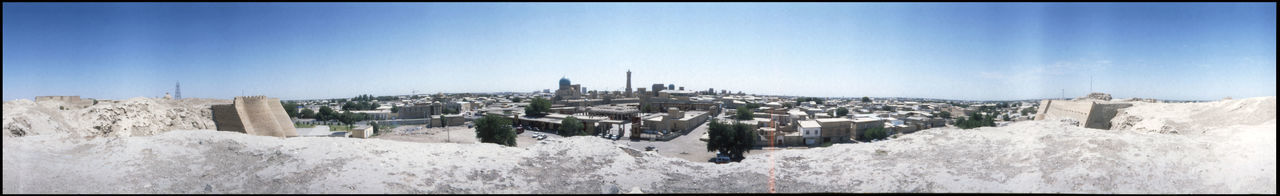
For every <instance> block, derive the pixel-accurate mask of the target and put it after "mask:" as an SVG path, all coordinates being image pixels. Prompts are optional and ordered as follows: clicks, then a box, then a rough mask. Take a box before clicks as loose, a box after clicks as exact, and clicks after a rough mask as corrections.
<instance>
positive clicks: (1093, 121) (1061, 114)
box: [1035, 100, 1133, 129]
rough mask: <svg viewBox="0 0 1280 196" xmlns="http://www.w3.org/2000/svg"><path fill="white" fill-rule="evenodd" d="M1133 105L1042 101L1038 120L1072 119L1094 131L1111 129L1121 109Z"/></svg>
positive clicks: (1037, 116)
mask: <svg viewBox="0 0 1280 196" xmlns="http://www.w3.org/2000/svg"><path fill="white" fill-rule="evenodd" d="M1129 106H1133V104H1127V103H1105V102H1104V103H1098V102H1095V101H1067V100H1042V101H1040V109H1039V112H1037V113H1036V118H1035V119H1036V120H1046V119H1048V120H1054V119H1064V118H1065V119H1072V120H1075V121H1077V122H1080V124H1079V126H1080V127H1084V128H1094V129H1111V118H1115V116H1116V113H1117V112H1118V111H1119V109H1120V108H1127V107H1129Z"/></svg>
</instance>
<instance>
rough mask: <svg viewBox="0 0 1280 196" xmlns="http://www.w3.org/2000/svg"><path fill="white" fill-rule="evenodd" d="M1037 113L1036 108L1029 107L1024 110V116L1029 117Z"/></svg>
mask: <svg viewBox="0 0 1280 196" xmlns="http://www.w3.org/2000/svg"><path fill="white" fill-rule="evenodd" d="M1035 113H1036V107H1027V108H1023V109H1022V115H1023V116H1027V115H1030V114H1035Z"/></svg>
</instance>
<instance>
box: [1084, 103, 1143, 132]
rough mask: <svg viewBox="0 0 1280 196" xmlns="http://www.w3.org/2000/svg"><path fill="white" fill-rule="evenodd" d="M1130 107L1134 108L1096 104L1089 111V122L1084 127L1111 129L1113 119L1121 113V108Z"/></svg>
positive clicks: (1124, 105) (1122, 105) (1120, 104)
mask: <svg viewBox="0 0 1280 196" xmlns="http://www.w3.org/2000/svg"><path fill="white" fill-rule="evenodd" d="M1129 106H1133V104H1127V103H1114V104H1094V105H1093V108H1092V110H1090V111H1089V120H1087V121H1085V122H1084V127H1085V128H1094V129H1111V119H1112V118H1115V117H1116V113H1118V112H1119V110H1120V108H1127V107H1129Z"/></svg>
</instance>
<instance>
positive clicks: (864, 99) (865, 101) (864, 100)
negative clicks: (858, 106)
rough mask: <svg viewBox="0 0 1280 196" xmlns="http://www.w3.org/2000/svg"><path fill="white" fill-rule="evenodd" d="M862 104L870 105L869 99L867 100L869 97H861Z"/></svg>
mask: <svg viewBox="0 0 1280 196" xmlns="http://www.w3.org/2000/svg"><path fill="white" fill-rule="evenodd" d="M862 102H863V103H871V98H869V97H862Z"/></svg>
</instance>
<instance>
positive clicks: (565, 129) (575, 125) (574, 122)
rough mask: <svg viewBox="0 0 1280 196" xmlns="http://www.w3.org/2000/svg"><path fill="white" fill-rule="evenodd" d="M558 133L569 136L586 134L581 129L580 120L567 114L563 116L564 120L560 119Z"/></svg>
mask: <svg viewBox="0 0 1280 196" xmlns="http://www.w3.org/2000/svg"><path fill="white" fill-rule="evenodd" d="M560 135H562V136H565V137H569V136H576V135H586V132H585V131H582V121H579V120H578V118H574V117H573V116H569V117H565V118H564V120H560Z"/></svg>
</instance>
